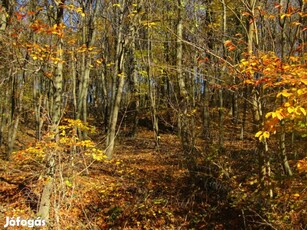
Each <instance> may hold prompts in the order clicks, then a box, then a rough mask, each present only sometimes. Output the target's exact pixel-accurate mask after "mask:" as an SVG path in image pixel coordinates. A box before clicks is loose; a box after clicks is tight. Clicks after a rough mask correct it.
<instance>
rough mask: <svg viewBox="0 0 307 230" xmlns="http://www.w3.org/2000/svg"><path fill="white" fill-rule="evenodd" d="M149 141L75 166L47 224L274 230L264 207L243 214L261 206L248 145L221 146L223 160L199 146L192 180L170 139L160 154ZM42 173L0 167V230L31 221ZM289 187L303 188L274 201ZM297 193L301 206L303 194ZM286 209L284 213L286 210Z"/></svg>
mask: <svg viewBox="0 0 307 230" xmlns="http://www.w3.org/2000/svg"><path fill="white" fill-rule="evenodd" d="M152 135H153V134H152V131H148V130H141V131H140V133H139V134H138V136H137V137H136V138H128V137H119V140H118V142H119V143H118V145H117V147H116V151H115V155H114V159H113V160H111V161H102V162H89V160H88V159H87V158H83V159H82V158H80V161H79V164H78V165H76V166H74V167H75V168H76V171H75V172H76V173H74V176H73V177H70V176H69V175H68V174H67V173H68V170H66V169H64V170H63V173H62V174H61V176H59V180H58V182H57V183H58V184H57V185H56V188H55V189H54V190H55V192H54V193H55V194H56V197H57V198H56V199H54V201H53V202H54V204H57V205H58V206H57V208H58V209H56V210H57V211H56V212H54V213H53V214H52V216H51V218H53V219H56V218H55V217H56V216H59V222H58V223H57V224H58V226H61V229H235V230H239V229H274V227H273V226H272V225H271V224H270V223H269V222H268V221H267V216H262V211H261V209H262V208H263V207H259V209H257V210H255V209H253V208H254V207H255V205H250V208H249V207H248V206H249V204H250V203H253V204H254V203H258V204H259V205H260V206H265V205H266V204H265V202H264V200H262V199H261V198H260V197H261V196H257V195H255V193H257V186H256V184H257V164H256V163H255V152H254V149H255V147H254V146H253V141H251V140H250V139H248V138H247V139H245V140H236V141H235V142H234V141H233V140H232V139H230V140H229V141H227V140H226V141H225V145H226V151H225V153H223V154H219V153H218V152H217V151H215V150H214V148H212V147H210V146H209V145H207V144H206V143H205V142H204V141H199V143H197V148H198V149H199V158H197V159H196V165H197V166H196V168H195V172H196V174H195V175H196V177H195V175H194V176H191V171H189V170H188V169H187V164H188V162H187V157H186V156H185V155H184V154H183V153H182V150H181V144H180V140H179V138H178V137H177V136H176V135H173V134H161V145H160V147H159V149H157V148H155V144H154V142H153V138H152ZM206 149H207V150H206ZM204 152H207V153H206V155H204V154H203V153H204ZM208 162H209V163H208ZM290 163H291V162H290ZM292 164H294V162H292ZM292 166H293V165H292ZM41 171H42V168H41V166H39V165H36V164H35V163H31V164H28V163H26V164H19V163H18V162H10V161H4V160H1V162H0V226H1V225H2V226H3V225H4V221H5V217H6V216H21V217H24V218H25V219H29V218H31V217H32V218H33V216H35V212H36V208H37V203H38V200H39V198H38V197H39V194H40V191H41V189H42V185H43V183H44V182H43V180H42V179H41V178H40V173H41ZM305 182H306V181H305ZM290 183H291V185H290ZM293 183H296V184H295V186H296V188H297V190H299V189H301V188H302V187H304V186H303V184H302V183H303V182H302V181H298V182H295V180H286V182H285V184H287V186H288V187H285V190H284V191H283V192H280V194H284V195H285V194H288V193H289V194H288V195H289V196H288V199H289V198H291V196H292V195H291V194H298V193H295V191H292V190H291V191H290V190H287V189H288V188H290V187H291V188H293V187H295V186H294V185H293V186H292V184H293ZM299 191H300V193H299V194H300V195H299V196H300V199H301V197H302V196H303V193H302V192H301V190H299ZM304 196H305V198H306V193H305V195H304ZM258 198H259V200H258V201H255V200H256V199H258ZM294 198H295V197H294ZM296 198H298V197H296ZM305 198H302V202H304V200H305ZM284 199H286V197H285V198H284ZM287 202H288V203H287V206H290V205H291V204H292V203H291V202H290V203H289V201H287ZM285 205H286V204H284V206H285ZM298 206H299V207H298V208H297V209H298V211H299V212H296V213H295V216H290V217H289V218H292V219H293V218H297V219H298V220H297V221H298V222H299V223H297V224H298V225H297V226H303V225H305V224H306V223H303V222H302V219H303V220H304V218H305V217H306V216H302V215H305V214H306V212H305V211H304V210H303V208H301V206H302V207H303V206H304V204H303V203H300V204H299V205H298ZM252 207H253V208H252ZM285 210H287V209H286V208H285ZM263 211H265V210H263ZM293 215H294V214H293ZM292 222H293V221H292ZM294 222H295V220H294ZM55 225H56V222H55ZM10 229H14V228H10ZM16 229H18V228H16ZM275 229H276V228H275ZM293 229H300V228H293ZM302 229H303V228H302Z"/></svg>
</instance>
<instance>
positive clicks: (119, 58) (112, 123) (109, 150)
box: [106, 0, 126, 159]
mask: <svg viewBox="0 0 307 230" xmlns="http://www.w3.org/2000/svg"><path fill="white" fill-rule="evenodd" d="M125 2H126V1H125V0H122V1H120V5H121V9H120V12H119V13H120V15H119V20H118V34H117V44H116V60H115V71H114V78H115V79H117V78H118V86H117V90H116V94H115V97H114V98H112V100H113V103H112V107H111V114H110V118H109V125H108V127H109V128H108V133H107V140H106V155H107V158H108V159H111V158H112V156H113V151H114V146H115V137H116V125H117V119H118V112H119V108H120V102H121V98H122V93H123V88H124V83H125V73H124V56H125V46H126V44H125V41H126V40H125V38H124V34H123V33H124V32H123V26H124V25H123V16H124V15H123V10H124V8H125V5H126V4H125ZM113 84H115V82H113Z"/></svg>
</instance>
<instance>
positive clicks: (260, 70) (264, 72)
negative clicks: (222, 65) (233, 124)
mask: <svg viewBox="0 0 307 230" xmlns="http://www.w3.org/2000/svg"><path fill="white" fill-rule="evenodd" d="M285 60H288V61H281V59H280V58H278V57H277V55H276V54H274V53H267V54H265V53H261V54H260V55H259V56H255V55H254V56H251V57H249V58H248V59H242V60H241V62H240V64H239V65H238V67H239V70H240V72H241V73H242V74H244V75H242V78H243V82H244V83H245V84H249V85H252V86H254V87H257V86H259V85H261V86H262V87H263V89H264V90H270V91H271V90H273V89H274V91H273V92H275V93H276V94H275V97H276V100H277V101H278V100H282V101H283V103H278V104H277V105H278V107H277V108H276V109H275V110H274V111H270V112H268V113H267V114H266V115H265V119H266V121H265V124H264V126H263V129H262V130H261V131H259V132H258V133H257V134H256V137H257V138H259V140H264V139H265V138H269V137H270V134H274V133H276V131H277V130H278V127H279V125H280V121H286V122H287V121H291V123H289V124H290V126H289V128H291V129H295V130H301V129H300V128H299V125H298V124H299V122H301V121H303V120H304V119H306V109H307V108H306V107H307V100H306V98H307V88H306V84H307V70H306V66H305V64H304V61H303V59H302V58H301V57H298V56H290V57H288V58H287V59H285ZM255 74H258V75H257V78H255ZM267 132H268V133H267ZM301 134H302V135H304V132H303V133H301Z"/></svg>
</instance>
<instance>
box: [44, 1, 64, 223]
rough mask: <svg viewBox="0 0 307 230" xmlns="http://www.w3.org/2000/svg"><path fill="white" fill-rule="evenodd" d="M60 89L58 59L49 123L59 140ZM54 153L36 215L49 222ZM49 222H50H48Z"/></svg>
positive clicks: (60, 55) (60, 7)
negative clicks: (50, 122) (50, 120)
mask: <svg viewBox="0 0 307 230" xmlns="http://www.w3.org/2000/svg"><path fill="white" fill-rule="evenodd" d="M64 2H65V0H62V2H61V3H60V4H59V5H58V8H57V18H56V23H57V25H58V26H60V25H61V24H62V22H63V12H64V8H63V4H64ZM58 39H59V40H58V45H57V50H58V52H57V58H58V59H59V60H63V52H62V50H63V39H62V38H61V37H59V38H58ZM62 91H63V62H62V61H59V62H58V64H57V68H56V72H55V76H54V80H53V106H52V111H51V114H52V124H51V133H53V134H54V141H55V142H58V141H59V129H58V126H59V123H60V120H61V112H62ZM56 155H57V152H56V150H54V152H52V153H50V155H48V156H47V157H48V159H47V176H46V178H45V180H46V183H45V186H44V188H43V192H42V194H41V199H40V203H39V209H38V216H40V217H41V218H42V219H44V220H46V222H47V223H48V222H49V214H50V205H51V195H52V190H53V186H54V173H55V166H56V163H55V161H56ZM48 224H50V223H48Z"/></svg>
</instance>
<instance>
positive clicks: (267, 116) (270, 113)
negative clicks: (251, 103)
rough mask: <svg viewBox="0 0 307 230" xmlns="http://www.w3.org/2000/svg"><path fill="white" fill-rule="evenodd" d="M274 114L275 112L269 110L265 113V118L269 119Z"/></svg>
mask: <svg viewBox="0 0 307 230" xmlns="http://www.w3.org/2000/svg"><path fill="white" fill-rule="evenodd" d="M272 115H273V112H269V113H267V114H266V115H265V118H266V119H268V118H269V117H271V116H272Z"/></svg>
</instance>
